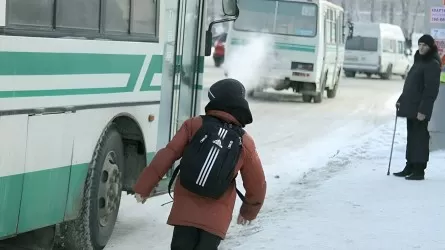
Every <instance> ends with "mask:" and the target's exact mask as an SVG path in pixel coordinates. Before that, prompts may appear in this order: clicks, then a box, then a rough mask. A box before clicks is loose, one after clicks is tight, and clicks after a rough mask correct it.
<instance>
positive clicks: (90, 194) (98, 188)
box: [61, 125, 124, 250]
mask: <svg viewBox="0 0 445 250" xmlns="http://www.w3.org/2000/svg"><path fill="white" fill-rule="evenodd" d="M123 168H124V145H123V142H122V137H121V135H120V134H119V132H118V130H117V129H116V127H115V126H113V125H111V126H110V127H108V128H107V129H106V130H105V131H104V132H103V134H102V135H101V137H100V139H99V142H98V144H97V146H96V149H95V152H94V156H93V159H92V161H91V163H90V168H89V170H88V175H87V179H86V183H85V188H84V197H83V201H82V208H81V211H80V214H79V217H78V218H77V219H76V220H74V221H71V222H68V223H66V225H65V226H64V227H62V228H61V230H62V235H63V236H64V240H63V241H62V242H63V243H64V245H65V246H64V248H63V249H70V250H79V249H85V250H86V249H88V250H99V249H103V248H104V247H105V246H106V244H107V243H108V240H109V239H110V237H111V235H112V233H113V229H114V225H115V224H116V220H117V215H118V213H119V206H120V199H121V194H122V171H123Z"/></svg>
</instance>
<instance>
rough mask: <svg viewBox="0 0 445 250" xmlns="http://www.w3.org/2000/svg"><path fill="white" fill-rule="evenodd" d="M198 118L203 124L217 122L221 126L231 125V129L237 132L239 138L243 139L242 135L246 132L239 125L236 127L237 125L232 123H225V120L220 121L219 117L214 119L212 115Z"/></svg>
mask: <svg viewBox="0 0 445 250" xmlns="http://www.w3.org/2000/svg"><path fill="white" fill-rule="evenodd" d="M200 117H201V118H202V120H203V122H206V121H207V122H216V121H218V122H220V123H223V124H230V125H232V128H233V129H235V130H236V131H238V133H239V134H240V136H241V137H243V135H244V134H245V133H246V131H245V130H244V129H243V128H242V127H241V126H240V125H237V124H235V123H232V122H228V121H225V120H223V119H221V118H219V117H216V116H213V115H200Z"/></svg>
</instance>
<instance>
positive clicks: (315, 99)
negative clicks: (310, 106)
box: [314, 91, 323, 103]
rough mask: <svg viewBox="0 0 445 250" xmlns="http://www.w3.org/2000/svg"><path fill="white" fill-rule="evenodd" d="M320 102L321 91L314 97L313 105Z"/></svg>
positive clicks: (321, 99) (321, 98)
mask: <svg viewBox="0 0 445 250" xmlns="http://www.w3.org/2000/svg"><path fill="white" fill-rule="evenodd" d="M322 101H323V91H321V92H320V93H318V94H316V95H315V96H314V103H321V102H322Z"/></svg>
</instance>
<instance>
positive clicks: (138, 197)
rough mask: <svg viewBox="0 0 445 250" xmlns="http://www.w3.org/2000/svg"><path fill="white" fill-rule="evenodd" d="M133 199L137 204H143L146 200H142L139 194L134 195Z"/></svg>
mask: <svg viewBox="0 0 445 250" xmlns="http://www.w3.org/2000/svg"><path fill="white" fill-rule="evenodd" d="M134 197H135V198H136V201H137V203H142V204H144V203H145V201H146V200H147V198H143V197H142V196H141V195H140V194H135V195H134Z"/></svg>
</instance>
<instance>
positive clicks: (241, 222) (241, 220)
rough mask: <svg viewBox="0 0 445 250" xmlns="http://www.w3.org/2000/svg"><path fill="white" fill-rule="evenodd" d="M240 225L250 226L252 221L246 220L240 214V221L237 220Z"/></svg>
mask: <svg viewBox="0 0 445 250" xmlns="http://www.w3.org/2000/svg"><path fill="white" fill-rule="evenodd" d="M237 223H238V225H243V226H244V225H246V224H247V225H250V223H251V221H250V220H246V219H244V217H243V216H242V215H241V214H240V215H238V220H237Z"/></svg>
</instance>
